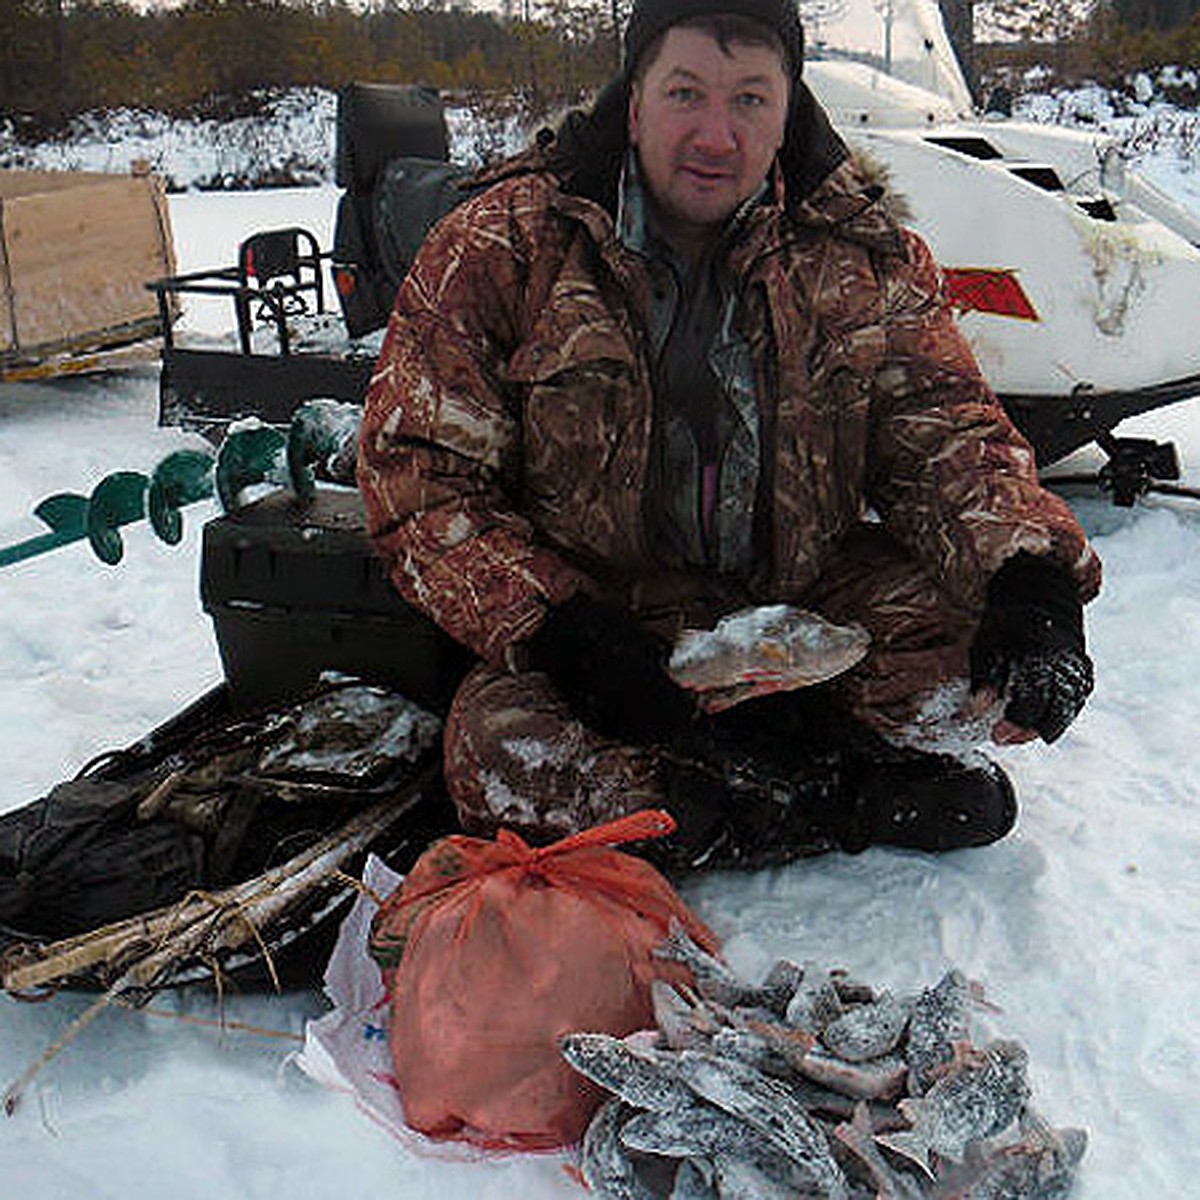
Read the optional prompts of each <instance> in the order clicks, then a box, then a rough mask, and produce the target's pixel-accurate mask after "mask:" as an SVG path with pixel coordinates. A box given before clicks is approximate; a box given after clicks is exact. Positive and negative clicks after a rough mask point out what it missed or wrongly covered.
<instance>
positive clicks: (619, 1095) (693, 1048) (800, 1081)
mask: <svg viewBox="0 0 1200 1200" xmlns="http://www.w3.org/2000/svg"><path fill="white" fill-rule="evenodd" d="M657 953H659V954H660V955H661V956H662V957H663V958H667V959H671V960H675V961H680V962H683V963H685V964H686V965H687V966H689V967H690V968H691V971H692V975H693V978H694V981H695V990H694V991H692V990H690V989H689V990H688V991H686V992H681V991H679V990H676V989H675V988H672V987H671V986H669V985H668V984H665V983H656V984H655V985H654V1003H655V1016H656V1020H657V1025H658V1029H657V1031H645V1032H642V1033H636V1034H632V1035H630V1036H629V1037H628V1038H625V1039H618V1038H613V1037H609V1036H607V1035H605V1034H599V1033H575V1034H570V1035H568V1036H567V1037H565V1038H564V1039H563V1040H562V1052H563V1055H564V1057H565V1058H566V1059H567V1061H568V1062H569V1063H570V1064H571V1065H572V1066H573V1067H574V1068H575V1069H576V1070H577V1071H579V1072H580V1073H581V1074H582V1075H584V1076H586V1077H587V1078H588V1079H590V1080H592V1081H593V1082H594V1083H596V1084H598V1085H600V1087H602V1088H604V1089H606V1090H607V1091H609V1092H611V1093H612V1095H611V1098H609V1099H608V1100H607V1101H606V1102H605V1103H604V1105H603V1106H602V1107H601V1108H600V1109H599V1111H598V1112H597V1114H596V1116H595V1117H594V1119H593V1120H592V1123H591V1124H590V1126H589V1127H588V1130H587V1133H586V1135H585V1137H584V1141H583V1148H582V1171H583V1175H584V1178H585V1179H586V1181H587V1183H588V1186H589V1187H590V1188H591V1190H592V1192H593V1193H594V1194H595V1195H597V1196H601V1197H614V1198H620V1200H643V1198H645V1200H649V1198H651V1197H669V1198H671V1200H705V1198H708V1200H711V1198H728V1200H734V1198H737V1200H742V1198H746V1200H750V1198H753V1200H775V1198H776V1197H778V1198H782V1197H789V1198H791V1200H812V1198H816V1197H823V1198H832V1200H928V1198H935V1200H1051V1198H1055V1197H1062V1196H1066V1195H1067V1193H1068V1192H1069V1191H1070V1190H1071V1186H1072V1183H1073V1180H1074V1176H1075V1171H1076V1168H1077V1167H1078V1165H1079V1162H1080V1159H1081V1158H1082V1157H1083V1153H1084V1150H1085V1148H1086V1145H1087V1135H1086V1133H1085V1132H1084V1131H1083V1130H1079V1129H1054V1128H1053V1127H1051V1126H1050V1125H1049V1124H1048V1123H1047V1122H1046V1121H1045V1120H1044V1119H1043V1118H1041V1117H1040V1116H1039V1115H1038V1114H1037V1113H1036V1112H1035V1111H1034V1110H1033V1108H1032V1107H1031V1105H1030V1096H1031V1091H1030V1086H1029V1082H1028V1080H1027V1078H1026V1067H1027V1063H1028V1056H1027V1054H1026V1052H1025V1050H1024V1049H1023V1048H1022V1047H1021V1046H1020V1045H1018V1044H1017V1043H1015V1042H1012V1041H1004V1040H995V1041H990V1042H988V1043H987V1044H985V1045H982V1046H976V1045H974V1044H973V1043H972V1041H971V1030H970V1018H971V1010H972V1008H973V1006H974V1005H975V1003H976V1002H977V999H978V997H977V994H976V990H975V989H974V988H973V986H972V985H971V984H970V983H969V982H968V981H967V979H966V978H965V976H963V974H962V973H961V972H959V971H950V972H949V973H947V974H946V975H945V977H944V978H943V979H942V980H941V981H940V982H939V983H938V984H937V985H936V986H935V987H932V988H929V989H927V990H925V991H923V992H921V993H920V994H919V995H916V996H912V997H904V998H897V997H895V996H892V995H891V994H889V993H888V992H887V991H876V990H875V989H873V988H871V987H869V986H867V985H866V984H863V983H859V982H856V981H854V980H852V979H850V978H848V977H847V976H846V975H845V974H844V973H843V972H839V971H826V970H821V969H818V968H817V967H815V966H814V965H812V964H806V965H805V966H799V965H797V964H795V963H791V962H786V961H781V962H779V963H777V964H776V965H775V967H774V968H773V969H772V970H771V972H770V973H769V974H768V975H767V977H766V979H765V980H764V981H763V982H762V983H761V984H758V985H750V984H747V983H746V982H744V981H743V980H742V979H740V978H739V977H738V976H737V975H735V974H734V973H733V972H732V971H731V970H730V969H729V968H728V967H727V966H725V964H724V963H722V962H721V961H720V960H719V959H716V958H714V957H712V956H710V955H708V954H706V953H705V952H704V951H703V950H701V949H700V948H699V947H698V946H697V945H696V944H695V943H694V942H692V941H691V939H689V938H688V936H687V935H686V934H685V933H684V932H683V931H682V930H681V929H679V928H675V929H673V930H672V934H671V937H670V939H669V940H668V941H667V942H665V943H664V944H663V945H662V946H661V947H660V948H659V950H658V951H657Z"/></svg>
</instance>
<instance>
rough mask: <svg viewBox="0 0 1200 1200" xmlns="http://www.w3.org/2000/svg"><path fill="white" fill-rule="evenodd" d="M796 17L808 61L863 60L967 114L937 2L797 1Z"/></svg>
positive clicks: (967, 94)
mask: <svg viewBox="0 0 1200 1200" xmlns="http://www.w3.org/2000/svg"><path fill="white" fill-rule="evenodd" d="M800 17H801V20H802V21H803V22H804V34H805V57H806V58H807V59H813V60H820V59H842V60H850V61H853V62H861V63H865V64H866V65H868V66H871V67H874V68H876V69H878V70H881V71H883V72H885V73H886V74H888V75H892V76H894V77H895V78H897V79H900V80H903V81H904V82H905V83H911V84H914V85H915V86H917V87H921V88H925V89H927V90H928V91H931V92H935V93H937V95H939V96H941V97H943V99H945V100H947V101H949V102H950V104H952V105H953V106H954V108H955V109H956V110H957V111H958V112H960V113H968V112H970V110H971V93H970V89H969V88H968V87H967V84H966V80H965V79H964V78H963V73H962V69H961V67H960V66H959V62H958V59H957V57H956V56H955V53H954V50H953V48H952V46H951V44H950V39H949V38H948V37H947V35H946V28H945V25H944V24H943V22H942V17H941V12H940V11H939V9H938V5H937V0H800Z"/></svg>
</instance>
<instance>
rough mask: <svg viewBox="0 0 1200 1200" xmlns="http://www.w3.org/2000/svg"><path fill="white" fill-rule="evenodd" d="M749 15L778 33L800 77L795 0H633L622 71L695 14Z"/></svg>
mask: <svg viewBox="0 0 1200 1200" xmlns="http://www.w3.org/2000/svg"><path fill="white" fill-rule="evenodd" d="M725 14H728V15H730V16H737V17H750V18H752V19H753V20H755V21H758V22H760V23H761V24H763V25H765V26H766V27H767V28H768V29H773V30H774V31H775V32H776V33H777V34H779V39H780V41H781V42H783V48H784V50H785V51H786V52H787V56H788V61H789V62H790V64H791V68H792V75H793V76H794V77H796V78H799V75H800V67H801V64H802V63H803V61H804V30H803V28H802V27H801V25H800V14H799V11H798V10H797V7H796V0H634V4H633V12H631V13H630V14H629V23H628V24H627V25H626V26H625V74H626V76H628V75H630V74H631V73H632V71H633V68H634V66H635V65H636V64H637V61H638V59H639V58H640V57H641V56H642V53H643V52H644V51H645V49H646V47H647V46H649V45H650V43H651V42H652V41H654V39H655V38H656V37H658V35H659V34H660V33H663V32H664V31H665V30H667V29H669V28H670V27H671V26H672V25H678V24H679V23H680V21H689V20H692V19H693V18H695V17H715V16H724V15H725Z"/></svg>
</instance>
